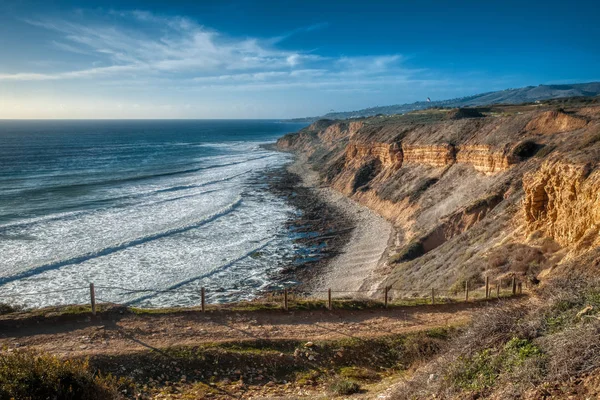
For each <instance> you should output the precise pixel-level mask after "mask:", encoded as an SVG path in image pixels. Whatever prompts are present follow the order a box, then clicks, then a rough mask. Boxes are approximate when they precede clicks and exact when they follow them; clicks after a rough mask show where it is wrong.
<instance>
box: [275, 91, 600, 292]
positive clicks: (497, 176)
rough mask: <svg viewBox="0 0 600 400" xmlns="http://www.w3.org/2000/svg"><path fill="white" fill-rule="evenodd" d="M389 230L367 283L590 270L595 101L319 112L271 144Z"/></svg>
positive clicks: (441, 283) (599, 186)
mask: <svg viewBox="0 0 600 400" xmlns="http://www.w3.org/2000/svg"><path fill="white" fill-rule="evenodd" d="M277 147H278V148H279V149H280V150H284V151H292V152H296V153H301V154H302V155H303V156H304V157H306V158H307V159H308V161H309V163H310V164H311V165H312V167H313V168H314V169H315V170H316V171H318V173H319V176H320V180H321V182H322V183H323V184H324V185H328V186H331V187H332V188H334V189H335V190H337V191H339V192H341V193H343V194H344V195H346V196H348V197H350V198H352V199H353V200H355V201H357V202H359V203H361V204H363V205H365V206H367V207H369V208H370V209H372V210H374V211H376V212H377V213H379V214H380V215H382V216H383V217H385V218H386V219H387V220H389V221H390V222H392V223H393V225H394V227H395V229H396V233H395V237H394V240H393V244H392V245H391V248H390V250H389V251H388V253H389V254H390V256H389V257H388V259H387V260H384V261H385V262H383V263H382V264H381V265H380V267H379V268H378V271H377V274H376V275H377V279H376V281H371V282H365V288H373V287H376V286H379V287H383V286H393V287H394V288H395V289H399V290H414V291H415V292H420V291H423V292H424V291H426V290H429V289H430V288H431V287H437V288H452V287H455V288H457V290H458V288H459V287H462V286H461V285H463V283H464V281H465V280H468V281H469V282H471V284H473V285H475V286H476V285H478V284H483V282H484V279H485V277H486V276H487V277H489V278H490V279H491V280H498V279H502V278H510V277H512V276H514V275H517V276H521V277H523V278H525V279H528V280H529V281H531V282H537V281H538V280H540V279H543V277H545V276H547V275H548V274H556V273H561V272H564V271H567V270H572V269H573V268H575V269H577V270H579V271H581V273H589V272H592V273H593V272H594V271H593V269H594V268H595V267H594V265H598V264H599V263H600V261H598V260H600V258H599V259H596V257H597V255H596V250H597V247H598V244H599V239H598V234H599V227H600V211H598V210H599V209H600V208H599V207H598V206H599V205H600V204H599V203H600V169H599V168H598V166H599V164H600V101H599V100H598V99H594V100H589V99H588V100H586V101H581V102H579V103H578V102H577V101H574V102H570V103H569V107H568V108H566V109H562V108H561V109H556V108H552V106H545V105H525V106H492V107H485V108H477V109H455V110H445V109H430V110H425V111H417V112H412V113H408V114H404V115H395V116H377V117H370V118H363V119H356V120H352V121H348V120H346V121H336V120H320V121H317V122H315V123H313V124H312V125H310V126H308V127H306V128H304V129H302V130H301V131H299V132H297V133H293V134H288V135H286V136H284V137H282V138H281V139H279V141H278V142H277Z"/></svg>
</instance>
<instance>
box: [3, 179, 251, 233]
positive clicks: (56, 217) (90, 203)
mask: <svg viewBox="0 0 600 400" xmlns="http://www.w3.org/2000/svg"><path fill="white" fill-rule="evenodd" d="M251 171H252V170H250V169H249V170H246V171H244V172H240V173H239V174H235V175H232V176H228V177H225V178H219V179H213V180H210V181H206V182H202V183H198V184H194V185H180V186H173V187H170V188H165V189H157V190H153V191H150V192H145V193H140V194H137V195H126V196H118V197H110V198H108V199H99V200H92V201H88V202H82V203H79V204H77V205H75V206H74V207H89V206H93V205H96V206H98V205H101V204H103V203H110V202H114V201H118V200H128V199H138V198H144V197H150V196H154V195H155V194H157V193H166V192H176V191H179V190H187V189H197V188H201V187H205V186H210V185H214V184H217V183H222V182H228V181H230V180H232V179H235V178H238V177H240V176H242V175H245V174H247V173H248V172H251ZM214 191H215V190H207V191H204V192H201V193H196V194H193V195H187V196H179V197H175V198H172V199H165V200H158V201H154V202H148V203H142V204H138V206H149V205H155V204H160V203H165V202H169V201H173V200H179V199H182V198H187V197H193V196H199V195H203V194H206V193H212V192H214ZM128 205H136V203H129V204H127V203H125V204H118V205H116V206H113V207H105V208H94V209H92V210H81V211H71V212H65V213H60V214H53V215H47V216H44V217H38V218H32V219H28V220H26V221H18V222H10V223H7V224H2V225H0V233H3V232H6V230H8V229H14V228H25V227H29V226H32V225H35V224H38V223H40V222H52V221H60V220H64V219H68V218H72V217H79V216H81V215H85V214H91V213H94V212H97V211H99V210H107V209H110V208H117V207H118V208H121V207H124V206H128ZM49 210H51V209H48V210H46V209H37V210H36V212H44V211H49Z"/></svg>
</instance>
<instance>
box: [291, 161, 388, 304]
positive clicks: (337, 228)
mask: <svg viewBox="0 0 600 400" xmlns="http://www.w3.org/2000/svg"><path fill="white" fill-rule="evenodd" d="M294 156H295V158H294V161H293V162H292V163H291V164H288V166H287V168H286V169H285V171H284V174H287V175H291V176H292V177H295V179H292V180H294V181H295V182H294V184H293V185H292V186H293V187H289V188H288V189H289V190H290V191H291V193H289V194H288V195H289V196H290V197H291V198H290V200H291V201H292V203H293V204H294V205H295V206H296V207H298V208H299V209H300V210H301V211H302V213H303V216H302V217H301V219H300V221H292V223H291V226H292V227H293V226H298V225H300V226H305V227H306V228H308V229H309V230H310V229H311V228H314V229H315V230H314V231H315V232H318V234H319V235H320V236H317V237H315V238H309V239H308V240H309V241H314V240H317V241H320V242H322V243H324V248H325V252H324V254H322V257H319V259H318V260H315V261H309V262H304V263H301V264H299V265H297V266H294V267H290V268H286V269H284V270H283V271H281V275H282V278H284V279H290V278H293V279H297V280H299V281H300V283H299V285H298V286H297V288H298V289H299V290H301V291H304V292H307V293H308V294H310V295H313V296H316V297H325V296H326V295H327V294H326V293H327V290H328V289H331V290H332V291H333V292H338V293H339V294H341V295H344V294H346V295H351V294H353V293H352V292H361V294H362V295H363V296H365V297H369V295H370V294H372V293H373V291H374V290H375V288H376V287H377V285H378V284H379V283H380V282H381V281H383V279H384V278H385V277H384V276H376V271H377V269H378V267H379V266H380V265H381V260H382V258H383V256H384V255H385V254H386V252H387V250H388V244H389V240H390V237H392V234H393V227H392V224H391V223H390V222H388V221H386V220H385V219H384V218H383V217H382V216H380V215H378V214H377V213H375V212H374V211H372V210H370V209H368V208H367V207H365V206H363V205H361V204H359V203H357V202H355V201H354V200H352V199H350V198H349V197H346V196H344V195H343V194H341V193H339V192H337V191H335V190H334V189H332V188H330V187H323V186H320V181H319V176H318V173H317V172H316V171H314V170H313V169H312V168H311V166H310V164H309V163H308V161H307V160H306V159H305V157H303V156H302V155H298V154H295V155H294ZM307 196H310V197H311V198H310V200H307V199H306V197H307ZM307 216H308V218H306V217H307ZM315 217H316V218H315ZM307 219H308V220H309V221H312V223H309V224H305V225H302V223H300V224H299V223H298V222H302V221H304V222H306V220H307ZM319 237H321V238H322V240H319ZM356 294H357V293H354V295H355V296H356Z"/></svg>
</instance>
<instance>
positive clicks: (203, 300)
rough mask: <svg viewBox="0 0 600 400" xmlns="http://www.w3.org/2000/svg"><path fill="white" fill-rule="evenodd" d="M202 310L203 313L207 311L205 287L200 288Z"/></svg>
mask: <svg viewBox="0 0 600 400" xmlns="http://www.w3.org/2000/svg"><path fill="white" fill-rule="evenodd" d="M200 309H201V310H202V312H205V311H206V291H205V290H204V286H202V288H200Z"/></svg>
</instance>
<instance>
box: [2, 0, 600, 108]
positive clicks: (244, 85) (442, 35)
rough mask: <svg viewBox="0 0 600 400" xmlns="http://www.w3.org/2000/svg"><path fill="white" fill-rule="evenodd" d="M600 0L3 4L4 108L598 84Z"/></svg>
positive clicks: (224, 102) (375, 97) (177, 104)
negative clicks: (578, 83) (596, 82)
mask: <svg viewBox="0 0 600 400" xmlns="http://www.w3.org/2000/svg"><path fill="white" fill-rule="evenodd" d="M599 18H600V2H599V1H597V0H595V1H584V0H571V1H569V2H565V1H554V0H546V1H536V0H530V1H523V0H519V1H513V0H503V1H496V0H488V1H481V0H478V1H453V2H449V1H442V0H439V1H434V0H421V1H417V0H412V1H404V0H395V1H379V0H369V1H366V0H362V1H353V0H346V1H328V0H319V1H313V0H302V1H296V0H289V1H284V0H280V1H260V0H254V1H241V0H237V1H236V0H220V1H219V0H211V1H206V0H196V1H188V2H186V1H178V0H169V1H153V0H144V1H141V0H138V1H136V0H122V1H116V0H105V1H95V0H87V1H71V0H44V1H15V0H0V118H9V119H12V118H15V119H19V118H92V119H95V118H292V117H303V116H315V115H322V114H325V113H327V112H329V111H332V110H334V111H350V110H356V109H360V108H365V107H372V106H377V105H390V104H402V103H410V102H414V101H422V100H424V99H426V98H427V97H430V98H431V99H432V100H442V99H448V98H455V97H462V96H466V95H472V94H476V93H481V92H488V91H493V90H502V89H506V88H515V87H522V86H528V85H538V84H552V83H574V82H590V81H599V80H600V68H598V66H599V65H600V40H598V39H599V38H600V24H599V23H598V20H599Z"/></svg>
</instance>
